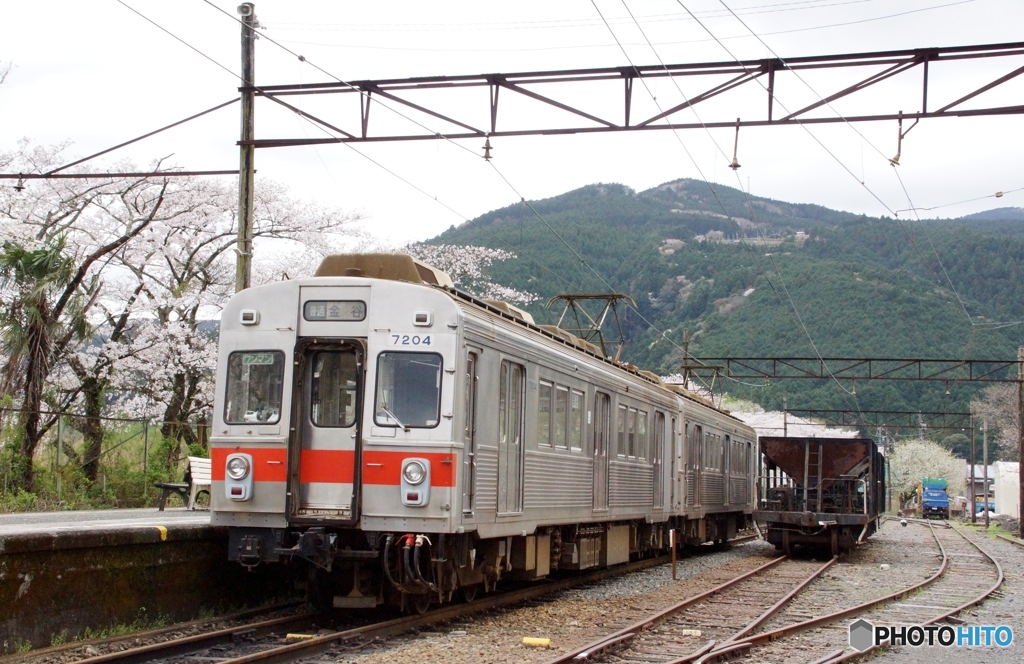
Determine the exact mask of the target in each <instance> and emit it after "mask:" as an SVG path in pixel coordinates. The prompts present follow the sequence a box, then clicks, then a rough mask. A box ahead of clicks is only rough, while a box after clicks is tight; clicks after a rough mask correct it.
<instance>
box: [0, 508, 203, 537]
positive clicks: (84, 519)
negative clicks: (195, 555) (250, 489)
mask: <svg viewBox="0 0 1024 664" xmlns="http://www.w3.org/2000/svg"><path fill="white" fill-rule="evenodd" d="M209 525H210V512H209V511H202V510H188V509H185V508H184V507H179V508H176V509H167V510H164V511H163V512H160V511H158V510H157V509H156V508H147V509H133V510H91V511H77V512H20V513H18V514H0V538H4V537H10V536H12V535H27V534H39V533H54V534H57V533H65V532H78V531H93V530H109V529H130V528H152V527H157V526H163V527H165V528H169V527H176V526H209Z"/></svg>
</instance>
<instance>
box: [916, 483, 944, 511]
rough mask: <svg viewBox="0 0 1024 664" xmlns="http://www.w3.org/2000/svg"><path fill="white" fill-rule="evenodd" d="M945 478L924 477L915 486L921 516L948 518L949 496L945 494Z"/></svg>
mask: <svg viewBox="0 0 1024 664" xmlns="http://www.w3.org/2000/svg"><path fill="white" fill-rule="evenodd" d="M946 487H947V484H946V478H945V477H925V478H922V479H921V481H920V482H918V484H917V498H918V501H917V504H918V505H920V506H921V516H922V517H924V518H926V519H928V518H939V519H948V518H949V495H948V494H947V493H946Z"/></svg>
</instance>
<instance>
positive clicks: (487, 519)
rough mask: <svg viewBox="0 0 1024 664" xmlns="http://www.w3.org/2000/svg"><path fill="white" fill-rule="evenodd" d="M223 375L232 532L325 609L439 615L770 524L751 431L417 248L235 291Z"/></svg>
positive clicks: (217, 485)
mask: <svg viewBox="0 0 1024 664" xmlns="http://www.w3.org/2000/svg"><path fill="white" fill-rule="evenodd" d="M216 383H217V392H216V404H215V414H214V423H213V427H212V435H211V456H212V459H213V462H212V467H213V487H212V491H211V495H212V501H211V509H212V522H213V524H214V525H220V526H226V527H227V528H228V529H229V533H230V549H229V550H230V557H231V558H232V559H233V560H237V561H238V562H240V563H241V564H243V565H247V566H255V565H257V564H260V563H281V562H290V563H291V564H292V567H293V569H294V567H295V566H296V565H297V564H304V565H305V566H306V568H307V569H308V585H307V587H308V590H309V594H310V597H311V599H313V600H314V601H315V602H317V603H318V604H321V605H323V606H335V607H372V606H376V605H378V604H382V603H390V604H394V605H395V606H398V607H400V608H402V609H404V610H414V611H423V610H426V608H427V607H428V606H429V605H430V604H431V603H440V602H447V601H451V600H452V599H453V598H456V597H462V598H472V597H473V596H474V595H475V594H476V593H477V592H478V591H480V590H483V591H488V590H490V589H492V588H493V587H494V586H495V584H497V583H498V582H499V580H501V579H507V578H512V579H519V580H530V579H539V578H542V577H545V576H547V575H549V574H551V573H552V572H554V571H556V570H580V569H587V568H593V567H603V566H608V565H614V564H617V563H622V562H626V561H628V560H629V559H631V558H637V557H642V556H647V555H653V554H655V553H657V552H661V551H665V550H667V548H668V546H669V532H670V530H674V531H675V536H676V537H677V539H678V541H679V543H681V544H690V545H697V544H702V543H705V542H719V543H720V542H723V541H724V540H726V539H727V538H729V537H731V536H732V535H733V534H734V533H735V532H736V531H737V530H738V529H742V528H745V527H748V526H749V525H750V524H751V523H752V513H753V510H754V508H755V491H754V488H755V469H756V459H755V455H756V453H757V450H756V447H755V441H756V438H755V434H754V431H753V430H752V429H751V428H750V427H748V426H746V425H745V424H743V423H742V422H741V421H739V420H738V419H736V418H734V417H732V416H731V415H729V414H728V412H726V411H723V410H719V409H716V408H714V407H713V406H712V405H711V404H710V403H708V402H707V401H705V400H703V399H701V398H699V397H696V396H694V395H691V394H690V393H689V392H687V391H686V390H684V389H683V388H682V387H680V386H674V385H666V384H664V383H663V382H662V381H661V380H659V379H658V378H657V377H656V376H655V375H653V374H651V373H648V372H643V371H638V370H637V369H635V368H634V367H631V366H629V365H627V364H623V363H621V362H617V361H615V360H613V359H612V358H608V357H605V356H604V355H603V354H602V353H601V351H600V349H599V348H597V347H596V346H594V345H593V344H590V343H588V342H586V341H583V340H581V339H579V338H577V337H575V336H573V335H571V334H568V333H566V332H564V331H563V330H560V329H558V328H555V327H551V326H539V325H536V324H534V322H533V320H532V318H531V317H530V315H529V314H528V313H526V312H523V311H521V310H519V309H517V308H515V307H512V306H510V305H508V304H506V303H503V302H496V301H486V302H485V301H481V300H478V299H475V298H473V297H471V296H468V295H466V294H464V293H462V292H459V291H457V290H456V289H455V288H454V287H453V286H452V282H451V280H450V278H449V277H448V276H447V275H446V274H444V273H443V272H440V271H438V270H435V269H433V268H431V267H430V266H427V265H425V264H423V263H420V262H418V261H415V260H414V259H412V258H411V257H409V256H403V255H378V254H368V255H349V256H332V257H329V258H327V259H326V260H325V261H324V262H323V264H322V265H321V266H320V268H319V270H318V271H317V273H316V275H315V276H314V277H312V278H309V279H300V280H295V281H285V282H280V283H275V284H270V285H266V286H260V287H256V288H251V289H249V290H246V291H243V292H241V293H239V294H237V295H236V296H235V297H234V298H232V300H231V301H230V303H229V304H228V305H227V307H226V308H225V310H224V312H223V316H222V320H221V334H220V356H219V362H218V367H217V375H216Z"/></svg>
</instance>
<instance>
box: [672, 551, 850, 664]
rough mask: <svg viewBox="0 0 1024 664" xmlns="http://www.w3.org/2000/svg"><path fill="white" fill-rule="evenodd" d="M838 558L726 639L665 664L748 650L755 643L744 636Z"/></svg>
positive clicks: (698, 663) (699, 663)
mask: <svg viewBox="0 0 1024 664" xmlns="http://www.w3.org/2000/svg"><path fill="white" fill-rule="evenodd" d="M838 560H839V556H832V559H831V560H829V561H828V562H827V563H825V564H824V565H822V566H821V567H820V568H818V569H817V570H816V571H815V572H814V573H813V574H811V575H810V576H809V577H807V578H806V579H804V580H803V581H801V582H800V585H798V586H797V587H795V588H793V590H791V591H789V592H788V593H787V594H786V596H785V597H783V598H782V599H780V600H779V601H778V602H776V603H775V604H773V605H772V606H771V607H769V608H768V610H766V611H765V612H764V613H762V614H761V615H759V616H758V617H757V618H754V620H752V621H750V623H748V624H747V626H746V627H744V628H743V629H741V630H740V631H738V632H736V633H735V634H733V635H732V636H730V637H729V638H728V639H726V640H725V641H720V642H719V643H718V644H716V645H714V646H712V647H711V648H710V649H708V647H707V645H705V646H704V647H702V648H699V649H697V651H696V652H692V653H690V654H689V655H686V656H684V657H680V658H678V659H673V660H671V661H669V662H665V664H689V663H690V662H693V663H694V664H703V662H706V661H709V660H711V659H714V658H716V657H719V656H721V655H726V654H728V653H732V652H736V651H738V650H747V649H749V648H751V647H753V644H752V643H751V642H750V641H748V640H746V639H744V638H743V637H744V636H745V635H746V634H749V633H750V632H752V631H754V630H755V629H757V628H758V627H760V626H761V625H763V624H764V623H765V622H766V621H767V620H768V619H769V618H771V617H772V616H774V615H775V614H776V613H778V612H779V610H781V609H782V607H784V606H785V605H786V604H788V603H789V602H790V601H791V600H792V599H793V598H794V597H796V595H797V593H799V592H800V591H801V590H803V589H804V588H805V587H807V585H808V584H810V583H811V581H814V580H815V579H817V578H818V577H819V576H821V575H822V573H824V571H825V570H827V569H828V568H829V567H831V566H832V565H834V564H835V563H836V562H837V561H838Z"/></svg>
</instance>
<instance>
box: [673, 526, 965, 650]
mask: <svg viewBox="0 0 1024 664" xmlns="http://www.w3.org/2000/svg"><path fill="white" fill-rule="evenodd" d="M925 525H927V526H928V528H929V532H931V534H932V537H933V538H934V539H935V543H936V544H937V545H938V547H939V553H940V554H941V555H942V564H941V565H940V566H939V569H938V571H936V572H935V574H933V575H931V576H930V577H928V578H927V579H925V580H924V581H922V582H921V583H917V584H915V585H913V586H909V587H907V588H904V589H903V590H900V591H897V592H895V593H892V594H889V595H886V596H885V597H880V598H878V599H873V600H871V601H868V602H864V603H863V604H858V605H857V606H853V607H850V608H848V609H843V610H841V611H836V612H834V613H829V614H826V615H824V616H818V617H816V618H811V619H810V620H804V621H803V622H798V623H793V624H792V625H786V626H785V627H780V628H778V629H774V630H771V631H769V632H762V633H760V634H755V635H754V636H750V637H746V638H744V639H743V640H742V641H741V643H749V644H750V645H751V646H752V647H753V646H758V645H762V644H765V643H770V642H772V641H775V640H777V639H780V638H782V637H785V636H789V635H791V634H795V633H797V632H802V631H803V630H805V629H810V628H812V627H817V626H819V625H825V624H828V623H832V622H835V621H837V620H841V619H843V618H847V617H849V616H855V615H857V614H860V613H864V612H865V611H868V610H870V609H873V608H875V607H877V606H879V605H881V604H885V603H887V602H890V601H892V600H895V599H902V598H903V597H905V596H907V595H909V594H910V593H912V592H915V591H917V590H920V589H921V588H924V587H926V586H929V585H931V584H932V583H934V582H935V581H936V580H937V579H938V578H939V577H941V576H942V575H943V574H945V573H946V569H947V568H948V566H949V556H947V555H946V549H945V547H943V546H942V542H940V541H939V538H938V536H937V535H936V534H935V528H933V527H932V525H931V524H925ZM690 656H691V657H692V655H690Z"/></svg>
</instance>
